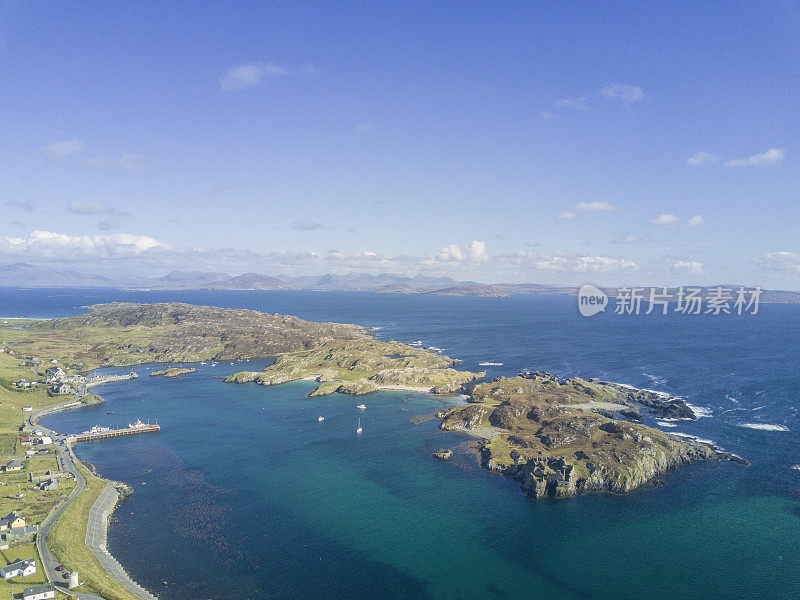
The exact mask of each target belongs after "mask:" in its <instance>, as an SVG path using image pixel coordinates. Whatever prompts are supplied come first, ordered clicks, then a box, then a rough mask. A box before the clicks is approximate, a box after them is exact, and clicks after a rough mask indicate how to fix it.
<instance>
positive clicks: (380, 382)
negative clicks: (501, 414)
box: [226, 337, 486, 396]
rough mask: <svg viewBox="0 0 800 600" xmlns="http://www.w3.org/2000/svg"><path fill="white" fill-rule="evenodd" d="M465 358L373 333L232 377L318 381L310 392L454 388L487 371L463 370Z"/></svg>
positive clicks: (290, 354)
mask: <svg viewBox="0 0 800 600" xmlns="http://www.w3.org/2000/svg"><path fill="white" fill-rule="evenodd" d="M460 362H461V361H459V360H456V359H452V358H449V357H447V356H441V355H440V354H437V353H436V352H432V351H430V350H424V349H421V348H415V347H413V346H409V345H407V344H401V343H400V342H381V341H378V340H376V339H374V338H372V337H365V338H361V339H355V340H347V341H334V342H325V343H323V344H321V345H320V346H319V347H317V348H314V349H313V350H303V351H299V352H287V353H284V354H281V355H280V356H278V357H277V360H276V361H275V363H274V364H272V365H270V366H269V367H267V368H266V369H265V370H263V371H257V372H256V371H244V372H241V373H236V374H234V375H231V376H230V377H228V378H227V379H226V381H227V382H229V383H249V382H255V383H258V384H261V385H276V384H279V383H286V382H287V381H298V380H307V381H316V382H318V383H319V384H320V385H319V386H317V387H316V388H314V389H313V390H312V391H311V392H309V393H308V395H309V396H325V395H328V394H333V393H334V392H338V393H341V394H351V395H353V396H359V395H362V394H369V393H371V392H376V391H378V390H382V389H399V390H408V391H417V392H427V393H432V394H453V393H456V392H460V391H462V390H463V389H464V388H465V386H467V385H468V384H470V383H472V382H474V381H477V380H480V379H483V378H484V377H485V375H486V373H484V372H480V373H471V372H469V371H458V370H456V369H454V368H453V367H454V366H456V365H458V364H459V363H460Z"/></svg>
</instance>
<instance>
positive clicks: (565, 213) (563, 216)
mask: <svg viewBox="0 0 800 600" xmlns="http://www.w3.org/2000/svg"><path fill="white" fill-rule="evenodd" d="M558 218H559V219H563V220H569V219H577V218H578V213H576V212H572V211H571V210H565V211H563V212H560V213H558Z"/></svg>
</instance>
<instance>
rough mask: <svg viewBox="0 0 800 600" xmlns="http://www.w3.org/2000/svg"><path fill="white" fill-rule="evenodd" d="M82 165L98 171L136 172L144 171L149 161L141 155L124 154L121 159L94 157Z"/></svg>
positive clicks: (84, 161)
mask: <svg viewBox="0 0 800 600" xmlns="http://www.w3.org/2000/svg"><path fill="white" fill-rule="evenodd" d="M81 165H83V166H84V167H86V168H89V169H96V170H98V171H116V172H121V171H135V170H138V169H144V168H146V167H148V166H150V165H149V163H148V161H147V159H146V158H145V157H144V156H143V155H141V154H127V153H126V154H122V155H121V156H120V157H119V158H105V157H103V156H94V157H92V158H87V159H86V160H83V161H81Z"/></svg>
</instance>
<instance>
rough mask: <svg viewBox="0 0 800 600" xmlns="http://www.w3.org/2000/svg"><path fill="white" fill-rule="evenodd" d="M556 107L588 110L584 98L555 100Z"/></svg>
mask: <svg viewBox="0 0 800 600" xmlns="http://www.w3.org/2000/svg"><path fill="white" fill-rule="evenodd" d="M556 106H558V107H559V108H574V109H576V110H588V109H589V106H588V105H587V104H586V97H585V96H581V97H580V98H560V99H559V100H556Z"/></svg>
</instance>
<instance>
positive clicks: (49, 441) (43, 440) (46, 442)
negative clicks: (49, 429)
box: [38, 435, 53, 446]
mask: <svg viewBox="0 0 800 600" xmlns="http://www.w3.org/2000/svg"><path fill="white" fill-rule="evenodd" d="M38 441H39V443H40V444H42V445H43V446H47V445H49V444H52V443H53V438H51V437H50V436H49V435H43V436H42V437H40V438H39V440H38Z"/></svg>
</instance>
